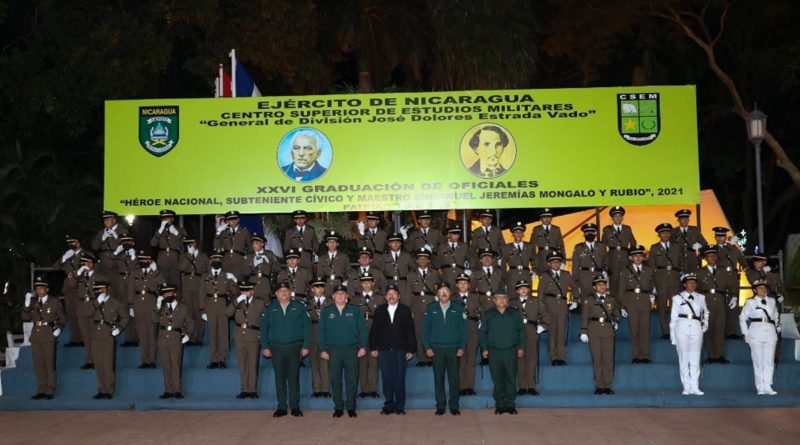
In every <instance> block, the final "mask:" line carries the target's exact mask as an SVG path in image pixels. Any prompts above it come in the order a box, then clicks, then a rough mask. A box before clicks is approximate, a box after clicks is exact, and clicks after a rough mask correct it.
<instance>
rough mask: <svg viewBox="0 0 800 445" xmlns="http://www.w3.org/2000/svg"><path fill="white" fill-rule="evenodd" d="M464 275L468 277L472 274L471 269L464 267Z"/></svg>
mask: <svg viewBox="0 0 800 445" xmlns="http://www.w3.org/2000/svg"><path fill="white" fill-rule="evenodd" d="M464 275H466V276H468V277H469V276H472V270H471V269H464Z"/></svg>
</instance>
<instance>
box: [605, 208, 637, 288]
mask: <svg viewBox="0 0 800 445" xmlns="http://www.w3.org/2000/svg"><path fill="white" fill-rule="evenodd" d="M608 215H609V216H610V217H611V224H609V225H607V226H605V227H603V234H602V237H601V238H600V241H601V242H602V243H603V244H604V245H605V246H606V247H608V285H609V288H610V289H612V290H614V291H616V290H617V289H618V288H619V275H620V273H622V272H624V269H625V267H626V266H627V265H628V255H629V253H628V251H629V250H630V249H632V248H634V247H636V246H637V244H636V237H634V236H633V229H631V226H629V225H627V224H622V218H623V217H624V216H625V208H624V207H621V206H614V207H611V208H610V209H609V210H608Z"/></svg>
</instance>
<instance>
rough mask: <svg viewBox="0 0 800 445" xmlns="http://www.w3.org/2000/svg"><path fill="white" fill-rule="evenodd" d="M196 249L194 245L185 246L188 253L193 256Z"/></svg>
mask: <svg viewBox="0 0 800 445" xmlns="http://www.w3.org/2000/svg"><path fill="white" fill-rule="evenodd" d="M196 250H197V249H196V248H195V247H194V246H189V247H187V248H186V251H187V252H189V255H192V256H194V252H195V251H196Z"/></svg>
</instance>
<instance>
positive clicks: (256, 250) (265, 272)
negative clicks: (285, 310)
mask: <svg viewBox="0 0 800 445" xmlns="http://www.w3.org/2000/svg"><path fill="white" fill-rule="evenodd" d="M250 242H251V244H250V246H251V247H250V253H248V254H247V255H245V257H244V266H245V270H246V271H247V272H246V273H245V276H246V277H249V278H248V280H249V281H250V282H251V283H253V284H255V285H256V287H255V296H256V298H260V299H262V300H264V301H265V302H266V303H267V304H269V302H270V299H271V298H272V280H273V279H275V278H277V277H278V272H280V270H281V263H280V262H279V261H278V257H277V256H276V255H275V254H274V253H273V252H272V251H271V250H267V249H265V248H264V246H265V245H266V244H267V239H266V238H265V237H264V236H263V235H260V234H258V233H254V234H253V235H252V236H251V237H250Z"/></svg>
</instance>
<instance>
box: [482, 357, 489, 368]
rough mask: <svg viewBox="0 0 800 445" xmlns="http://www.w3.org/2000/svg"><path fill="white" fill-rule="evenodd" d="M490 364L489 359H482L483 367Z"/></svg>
mask: <svg viewBox="0 0 800 445" xmlns="http://www.w3.org/2000/svg"><path fill="white" fill-rule="evenodd" d="M488 364H489V359H487V358H482V359H481V366H486V365H488Z"/></svg>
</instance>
